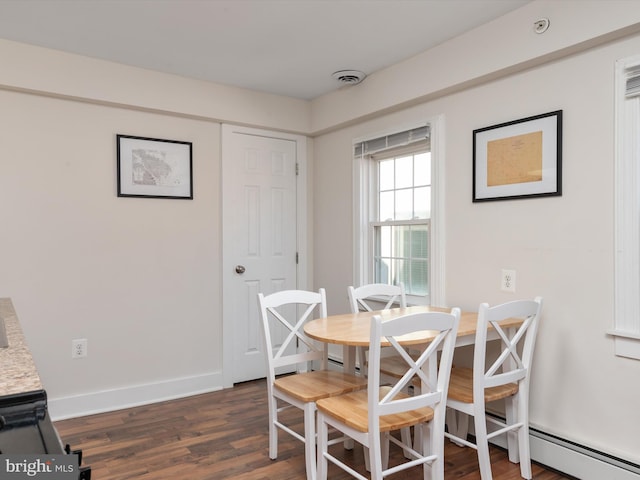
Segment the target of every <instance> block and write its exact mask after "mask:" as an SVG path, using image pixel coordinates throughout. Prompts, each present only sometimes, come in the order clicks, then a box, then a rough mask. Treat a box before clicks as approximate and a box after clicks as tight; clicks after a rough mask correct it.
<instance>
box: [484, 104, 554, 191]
mask: <svg viewBox="0 0 640 480" xmlns="http://www.w3.org/2000/svg"><path fill="white" fill-rule="evenodd" d="M559 195H562V110H558V111H555V112H550V113H545V114H542V115H536V116H533V117H527V118H523V119H521V120H515V121H512V122H507V123H501V124H499V125H493V126H490V127H484V128H479V129H477V130H474V131H473V201H474V202H484V201H489V200H510V199H517V198H529V197H541V196H559Z"/></svg>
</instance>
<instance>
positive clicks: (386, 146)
mask: <svg viewBox="0 0 640 480" xmlns="http://www.w3.org/2000/svg"><path fill="white" fill-rule="evenodd" d="M435 123H436V124H437V121H436V122H435ZM437 130H438V129H437V127H435V125H434V124H433V123H432V124H431V125H428V124H422V125H418V126H415V127H413V128H410V129H407V130H402V131H400V132H394V133H390V134H388V135H384V136H376V137H373V138H368V139H364V140H358V141H356V142H354V178H355V188H354V189H355V192H356V198H355V199H354V200H355V201H354V208H355V211H354V217H355V218H356V219H357V221H356V222H355V231H354V238H355V251H356V255H355V261H354V263H355V265H354V270H355V271H354V284H356V285H362V284H365V283H389V284H398V283H400V282H402V283H404V285H405V289H406V292H407V300H408V302H409V303H410V304H429V303H432V302H433V301H434V298H437V301H438V302H441V301H442V300H441V299H442V298H443V291H444V289H443V288H442V286H443V284H444V282H443V281H442V280H441V279H440V275H441V272H442V264H443V260H442V256H441V255H438V257H437V258H434V256H435V254H436V252H437V251H438V246H439V245H440V244H441V241H439V238H440V236H441V234H440V230H441V229H440V228H438V225H439V221H440V222H441V220H439V217H440V216H439V215H438V214H437V212H438V210H439V208H441V205H442V202H441V201H440V200H439V199H438V190H439V189H438V183H439V181H438V177H439V176H438V171H439V169H438V168H437V165H435V162H436V151H437V149H436V148H435V145H434V142H433V140H432V139H433V137H434V136H435V135H434V134H435V133H437ZM358 220H359V221H358ZM434 278H435V279H437V281H435V282H434V281H433V279H434ZM434 294H435V297H434Z"/></svg>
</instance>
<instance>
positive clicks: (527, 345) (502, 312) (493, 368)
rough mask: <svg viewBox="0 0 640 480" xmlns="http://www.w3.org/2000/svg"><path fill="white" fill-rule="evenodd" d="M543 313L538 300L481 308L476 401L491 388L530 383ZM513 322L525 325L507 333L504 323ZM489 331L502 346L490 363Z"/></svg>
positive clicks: (476, 368)
mask: <svg viewBox="0 0 640 480" xmlns="http://www.w3.org/2000/svg"><path fill="white" fill-rule="evenodd" d="M541 309H542V299H541V298H539V297H538V298H536V299H535V300H516V301H513V302H507V303H504V304H502V305H497V306H495V307H489V305H488V304H486V303H483V304H482V305H480V310H479V313H478V328H477V331H476V343H475V347H474V348H475V349H476V352H475V354H474V368H473V370H474V398H475V396H476V395H484V394H483V393H481V392H484V389H486V388H489V387H496V386H500V385H505V384H507V383H517V382H520V381H522V380H527V381H528V378H529V375H528V371H529V369H530V368H531V361H532V357H533V350H534V346H535V339H536V334H537V329H538V324H539V321H540V312H541ZM512 318H520V319H522V320H523V322H522V324H520V325H519V326H518V327H511V328H510V329H506V330H505V328H504V327H503V326H502V325H501V322H502V321H504V320H506V319H512ZM489 327H491V328H492V329H493V330H494V331H495V332H496V333H497V334H498V338H499V343H500V348H499V353H498V354H497V355H496V356H495V357H492V358H491V360H490V361H488V360H487V358H486V357H487V334H488V329H489ZM510 330H515V331H512V332H510ZM494 343H495V342H494Z"/></svg>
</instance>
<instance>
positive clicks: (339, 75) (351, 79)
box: [333, 70, 366, 85]
mask: <svg viewBox="0 0 640 480" xmlns="http://www.w3.org/2000/svg"><path fill="white" fill-rule="evenodd" d="M365 77H366V75H365V74H364V73H362V72H360V71H358V70H338V71H337V72H334V73H333V78H335V79H336V80H338V81H339V82H340V83H345V84H347V85H356V84H358V83H360V82H361V81H362V80H364V78H365Z"/></svg>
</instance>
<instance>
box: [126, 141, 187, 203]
mask: <svg viewBox="0 0 640 480" xmlns="http://www.w3.org/2000/svg"><path fill="white" fill-rule="evenodd" d="M116 144H117V183H118V197H147V198H174V199H186V200H193V154H192V143H191V142H183V141H179V140H165V139H161V138H149V137H137V136H133V135H121V134H118V135H116Z"/></svg>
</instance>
